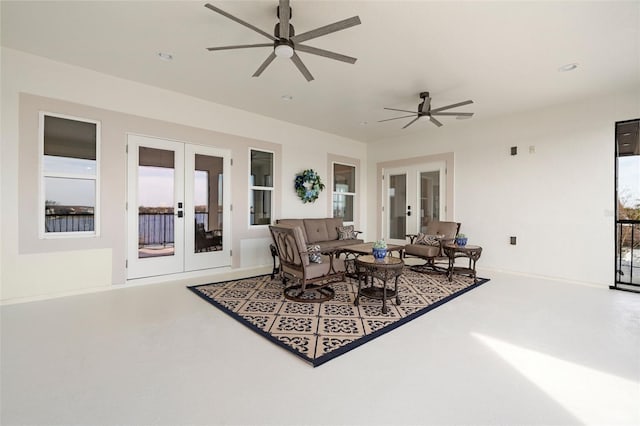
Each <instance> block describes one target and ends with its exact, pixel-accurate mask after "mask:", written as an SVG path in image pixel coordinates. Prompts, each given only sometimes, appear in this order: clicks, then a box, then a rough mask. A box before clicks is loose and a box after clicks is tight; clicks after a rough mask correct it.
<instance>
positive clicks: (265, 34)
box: [204, 3, 288, 41]
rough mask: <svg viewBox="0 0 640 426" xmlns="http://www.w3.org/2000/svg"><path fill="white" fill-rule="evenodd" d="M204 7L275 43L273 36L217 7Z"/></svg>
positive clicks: (210, 5) (209, 5)
mask: <svg viewBox="0 0 640 426" xmlns="http://www.w3.org/2000/svg"><path fill="white" fill-rule="evenodd" d="M204 7H206V8H208V9H211V10H213V11H214V12H216V13H219V14H220V15H222V16H224V17H226V18H229V19H231V20H232V21H235V22H237V23H238V24H240V25H244V26H245V27H247V28H249V29H252V30H253V31H255V32H257V33H259V34H262V35H263V36H265V37H266V38H268V39H269V40H273V41H276V38H275V37H274V36H272V35H271V34H269V33H267V32H264V31H262V30H261V29H260V28H258V27H254V26H253V25H251V24H250V23H248V22H245V21H243V20H242V19H240V18H236V17H235V16H233V15H231V14H229V13H227V12H225V11H224V10H222V9H218V8H217V7H215V6H214V5H212V4H210V3H207V4H205V5H204ZM287 28H288V26H287Z"/></svg>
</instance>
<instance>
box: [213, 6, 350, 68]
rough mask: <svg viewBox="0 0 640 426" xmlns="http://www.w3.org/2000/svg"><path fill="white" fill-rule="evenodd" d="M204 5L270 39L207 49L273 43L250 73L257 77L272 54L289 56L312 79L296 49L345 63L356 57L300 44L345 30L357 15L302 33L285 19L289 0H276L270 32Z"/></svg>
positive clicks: (265, 66)
mask: <svg viewBox="0 0 640 426" xmlns="http://www.w3.org/2000/svg"><path fill="white" fill-rule="evenodd" d="M205 7H207V8H209V9H211V10H213V11H214V12H217V13H219V14H220V15H222V16H224V17H226V18H229V19H231V20H232V21H235V22H237V23H238V24H240V25H244V26H245V27H247V28H249V29H252V30H253V31H255V32H257V33H259V34H261V35H263V36H265V37H266V38H268V39H270V40H271V41H272V42H270V43H258V44H241V45H235V46H222V47H208V48H207V50H208V51H210V52H213V51H216V50H230V49H246V48H251V47H273V52H271V54H270V55H269V56H268V57H267V59H266V60H265V61H264V62H263V63H262V65H260V67H259V68H258V69H257V70H256V72H255V73H253V77H259V76H260V74H262V72H263V71H264V70H265V68H267V67H268V66H269V64H270V63H271V62H272V61H273V60H274V59H275V58H276V56H279V57H284V58H290V59H291V61H292V62H293V63H294V64H295V66H296V67H297V68H298V70H300V72H301V73H302V75H303V76H304V78H306V79H307V81H311V80H313V76H312V75H311V73H310V72H309V70H308V69H307V67H306V66H305V65H304V63H302V60H301V59H300V57H299V56H298V54H297V53H296V51H300V52H305V53H311V54H313V55H318V56H323V57H325V58H330V59H335V60H337V61H342V62H347V63H349V64H353V63H355V62H356V60H357V59H356V58H352V57H350V56H345V55H341V54H339V53H335V52H331V51H328V50H324V49H318V48H317V47H312V46H307V45H304V44H300V43H302V42H304V41H307V40H311V39H314V38H317V37H320V36H323V35H327V34H330V33H334V32H336V31H341V30H345V29H347V28H350V27H353V26H355V25H359V24H360V18H359V17H358V16H353V17H351V18H348V19H344V20H342V21H338V22H334V23H333V24H329V25H325V26H323V27H319V28H316V29H315V30H311V31H307V32H305V33H302V34H298V35H296V34H295V31H294V29H293V25H291V24H290V23H289V20H290V19H291V16H292V13H291V12H292V10H291V7H290V6H289V0H280V2H279V4H278V7H277V10H276V16H277V18H278V23H277V24H276V26H275V28H274V30H273V35H271V34H269V33H267V32H265V31H262V30H261V29H260V28H257V27H255V26H253V25H251V24H250V23H248V22H245V21H243V20H242V19H240V18H236V17H235V16H233V15H231V14H230V13H227V12H225V11H224V10H222V9H219V8H217V7H215V6H213V5H212V4H209V3H207V4H205Z"/></svg>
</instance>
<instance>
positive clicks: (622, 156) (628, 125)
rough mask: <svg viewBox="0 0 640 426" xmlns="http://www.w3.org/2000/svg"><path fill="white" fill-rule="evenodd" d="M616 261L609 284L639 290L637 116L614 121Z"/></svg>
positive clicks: (639, 134)
mask: <svg viewBox="0 0 640 426" xmlns="http://www.w3.org/2000/svg"><path fill="white" fill-rule="evenodd" d="M615 141H616V159H615V193H616V215H615V217H616V231H615V232H616V256H615V259H616V265H615V285H613V286H611V288H615V289H617V290H628V291H634V292H640V119H636V120H629V121H622V122H618V123H616V138H615Z"/></svg>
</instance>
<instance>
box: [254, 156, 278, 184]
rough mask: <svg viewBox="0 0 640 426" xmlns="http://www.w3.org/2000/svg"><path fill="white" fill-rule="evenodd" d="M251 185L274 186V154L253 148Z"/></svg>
mask: <svg viewBox="0 0 640 426" xmlns="http://www.w3.org/2000/svg"><path fill="white" fill-rule="evenodd" d="M249 184H250V185H251V186H266V187H273V154H272V153H270V152H263V151H254V150H251V182H250V183H249Z"/></svg>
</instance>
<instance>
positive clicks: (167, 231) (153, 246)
mask: <svg viewBox="0 0 640 426" xmlns="http://www.w3.org/2000/svg"><path fill="white" fill-rule="evenodd" d="M138 152H139V155H138V257H139V258H143V257H158V256H173V255H174V254H175V248H174V242H175V235H174V234H175V231H174V215H173V206H174V201H175V200H174V187H175V180H174V175H175V170H174V160H175V159H174V152H173V151H169V150H164V149H156V148H147V147H139V151H138Z"/></svg>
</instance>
